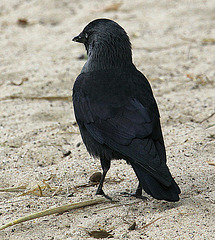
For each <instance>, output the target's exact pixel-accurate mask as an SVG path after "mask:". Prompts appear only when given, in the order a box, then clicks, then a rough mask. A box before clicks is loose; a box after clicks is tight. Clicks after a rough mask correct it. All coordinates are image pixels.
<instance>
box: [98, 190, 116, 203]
mask: <svg viewBox="0 0 215 240" xmlns="http://www.w3.org/2000/svg"><path fill="white" fill-rule="evenodd" d="M96 195H102V196H103V197H105V198H107V199H108V200H110V201H113V200H112V198H111V197H109V196H108V195H106V194H105V193H104V192H103V190H100V191H97V192H96Z"/></svg>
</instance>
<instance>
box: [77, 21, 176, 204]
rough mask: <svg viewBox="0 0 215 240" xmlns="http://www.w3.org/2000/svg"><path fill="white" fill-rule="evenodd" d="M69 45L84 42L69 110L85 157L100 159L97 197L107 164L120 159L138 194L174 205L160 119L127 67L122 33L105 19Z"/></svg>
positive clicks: (144, 86)
mask: <svg viewBox="0 0 215 240" xmlns="http://www.w3.org/2000/svg"><path fill="white" fill-rule="evenodd" d="M73 41H75V42H79V43H83V44H84V45H85V48H86V50H87V55H88V60H87V62H86V63H85V65H84V67H83V69H82V71H81V73H80V75H79V76H78V77H77V79H76V81H75V84H74V87H73V105H74V111H75V117H76V121H77V123H78V126H79V129H80V133H81V137H82V139H83V142H84V144H85V145H86V148H87V150H88V152H89V153H90V154H91V155H92V156H94V157H98V158H100V161H101V166H102V169H103V175H102V178H101V181H100V183H99V186H98V189H97V192H96V194H99V195H103V196H105V197H107V198H109V197H108V195H106V194H105V193H104V192H103V190H102V187H103V182H104V179H105V176H106V174H107V172H108V170H109V168H110V163H111V160H112V159H125V160H126V161H127V163H129V164H130V165H131V166H132V168H133V170H134V172H135V174H136V176H137V178H138V180H139V184H138V187H137V190H136V192H135V193H134V194H133V195H134V196H136V197H140V198H144V197H142V189H144V190H145V192H146V193H148V194H149V195H151V196H152V197H154V198H156V199H160V200H162V199H163V200H166V201H170V202H175V201H178V200H179V193H180V189H179V187H178V185H177V183H176V182H175V181H174V179H173V178H172V176H171V173H170V171H169V169H168V167H167V165H166V150H165V146H164V140H163V135H162V131H161V125H160V116H159V111H158V107H157V104H156V101H155V99H154V96H153V93H152V89H151V86H150V84H149V82H148V80H147V79H146V78H145V76H144V75H143V74H142V73H141V72H140V71H138V70H137V69H136V67H135V66H134V64H133V63H132V52H131V43H130V40H129V37H128V35H127V33H126V32H125V30H124V29H123V28H122V27H121V26H120V25H118V24H117V23H116V22H114V21H112V20H109V19H96V20H94V21H92V22H90V23H89V24H88V25H87V26H86V27H85V28H84V30H83V31H82V32H81V33H80V34H79V35H78V36H76V37H74V38H73Z"/></svg>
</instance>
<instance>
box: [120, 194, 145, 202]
mask: <svg viewBox="0 0 215 240" xmlns="http://www.w3.org/2000/svg"><path fill="white" fill-rule="evenodd" d="M120 194H121V195H123V196H124V197H135V198H139V199H142V200H143V201H145V200H147V199H148V198H147V197H145V196H143V195H139V194H137V193H127V192H122V193H120Z"/></svg>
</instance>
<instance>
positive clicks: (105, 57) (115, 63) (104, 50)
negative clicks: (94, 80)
mask: <svg viewBox="0 0 215 240" xmlns="http://www.w3.org/2000/svg"><path fill="white" fill-rule="evenodd" d="M86 49H87V54H88V60H87V62H86V63H85V65H84V67H83V69H82V72H91V71H99V70H105V69H113V68H119V67H124V66H128V65H131V64H132V53H131V47H130V45H127V46H126V45H123V44H118V45H117V44H115V45H110V44H108V45H107V44H97V45H95V44H92V45H91V46H86Z"/></svg>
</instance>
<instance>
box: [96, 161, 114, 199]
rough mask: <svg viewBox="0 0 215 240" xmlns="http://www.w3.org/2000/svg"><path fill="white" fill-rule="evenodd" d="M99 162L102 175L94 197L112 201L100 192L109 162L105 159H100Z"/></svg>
mask: <svg viewBox="0 0 215 240" xmlns="http://www.w3.org/2000/svg"><path fill="white" fill-rule="evenodd" d="M100 161H101V165H102V170H103V174H102V178H101V180H100V183H99V186H98V189H97V191H96V195H102V196H104V197H106V198H107V199H109V200H112V199H111V198H110V197H109V196H108V195H106V194H105V193H104V191H103V190H102V187H103V183H104V180H105V176H106V174H107V172H108V170H109V169H110V161H109V160H107V159H106V158H101V159H100Z"/></svg>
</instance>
